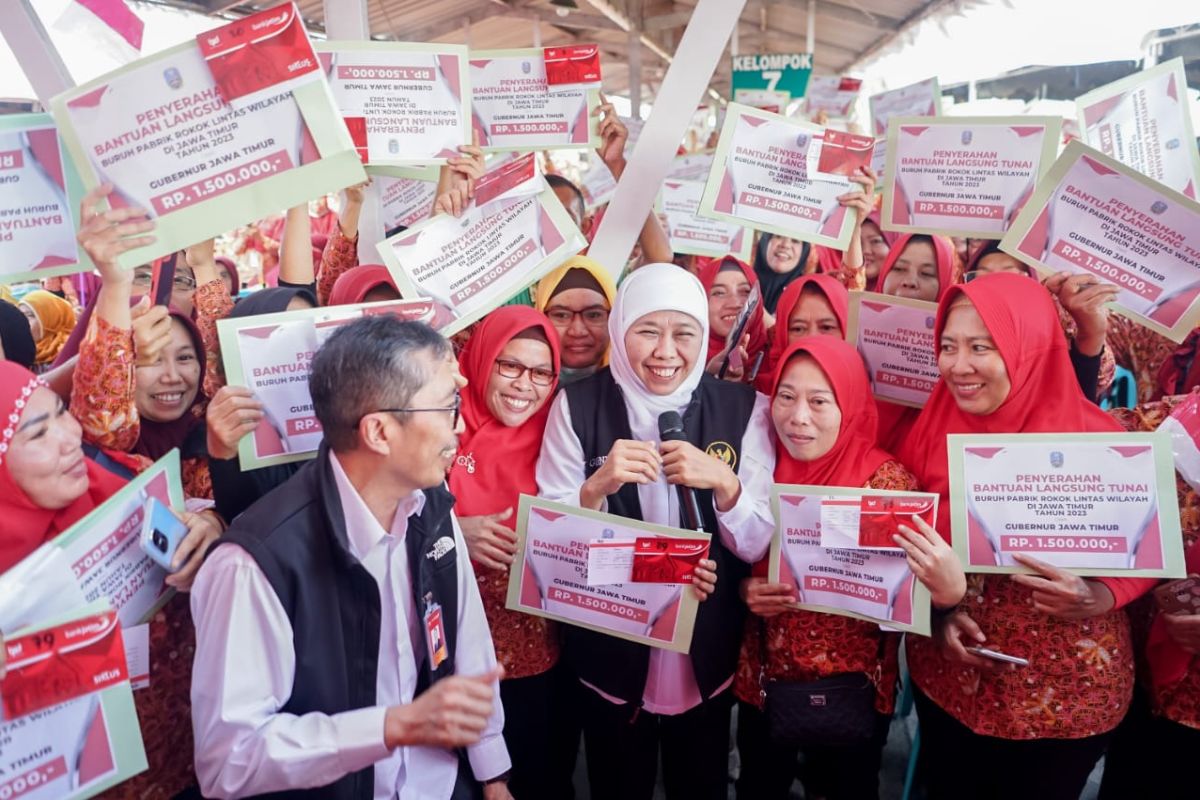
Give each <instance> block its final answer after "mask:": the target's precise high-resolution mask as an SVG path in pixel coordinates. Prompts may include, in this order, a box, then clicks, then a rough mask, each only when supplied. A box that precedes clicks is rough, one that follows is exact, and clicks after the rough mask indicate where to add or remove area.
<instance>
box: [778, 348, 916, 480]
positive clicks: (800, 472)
mask: <svg viewBox="0 0 1200 800" xmlns="http://www.w3.org/2000/svg"><path fill="white" fill-rule="evenodd" d="M800 353H806V354H808V355H809V356H811V357H812V359H813V360H814V361H816V362H817V365H818V366H819V367H820V368H821V371H822V372H824V373H825V377H826V378H828V379H829V385H830V386H832V387H833V395H834V398H835V399H836V400H837V404H838V408H840V409H841V411H842V426H841V429H840V430H839V431H838V438H837V441H836V442H834V445H833V447H832V449H830V451H829V452H828V453H826V454H825V455H823V456H821V457H820V458H818V459H815V460H813V461H797V460H796V459H794V458H792V457H791V455H789V454H788V451H787V448H786V447H784V445H783V442H782V441H777V442H776V444H775V482H776V483H792V484H803V485H810V486H848V487H853V488H858V487H862V486H865V485H866V483H867V481H868V480H870V478H871V476H872V475H874V474H875V471H876V470H878V469H879V467H880V466H882V465H883V463H884V462H887V461H892V460H893V458H892V456H891V454H890V453H887V452H885V451H883V450H881V449H880V448H878V447H876V446H875V428H876V425H878V422H879V418H878V414H877V412H876V410H875V398H874V397H872V396H871V386H870V384H869V383H868V382H867V370H866V366H865V365H864V364H863V360H862V356H860V355H859V354H858V351H857V350H855V349H854V347H853V345H850V344H848V343H847V342H844V341H842V340H841V339H835V338H834V337H832V336H805V337H803V338H800V339H797V340H796V341H795V343H794V344H792V346H791V347H789V348H788V349H787V350H786V351H785V352H784V354H783V358H782V359H780V362H779V370H778V371H777V372H776V374H775V378H774V380H773V381H772V386H771V397H772V398H774V397H775V393H776V392H777V391H778V390H779V381H780V379H781V378H782V376H783V373H784V371H785V367H786V366H787V363H788V362H789V361H791V359H792V358H793V357H794V356H796V355H798V354H800ZM777 439H778V437H777Z"/></svg>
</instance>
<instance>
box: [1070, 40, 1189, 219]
mask: <svg viewBox="0 0 1200 800" xmlns="http://www.w3.org/2000/svg"><path fill="white" fill-rule="evenodd" d="M1188 95H1189V90H1188V85H1187V76H1186V75H1185V74H1184V71H1183V59H1182V58H1175V59H1172V60H1170V61H1168V62H1166V63H1165V64H1159V65H1158V66H1157V67H1154V68H1153V69H1148V70H1143V71H1142V72H1139V73H1136V74H1134V75H1130V76H1129V77H1127V78H1122V79H1121V80H1119V81H1117V82H1116V83H1110V84H1109V85H1108V86H1102V87H1100V88H1099V89H1096V90H1095V91H1091V92H1088V93H1087V94H1085V95H1083V96H1082V97H1080V98H1078V99H1077V100H1076V101H1075V106H1076V108H1077V109H1078V110H1079V131H1080V134H1081V135H1082V137H1083V140H1084V141H1085V142H1087V143H1088V144H1090V145H1091V146H1092V147H1095V148H1096V149H1097V150H1099V151H1100V152H1102V153H1104V154H1105V155H1107V156H1111V157H1112V158H1115V159H1116V160H1117V161H1120V162H1121V163H1122V164H1125V165H1126V166H1129V167H1132V168H1133V169H1135V170H1137V171H1138V172H1140V173H1141V174H1143V175H1145V176H1146V177H1148V178H1153V179H1154V180H1156V181H1158V182H1159V183H1161V184H1163V185H1164V186H1167V187H1169V188H1171V189H1174V190H1175V191H1177V192H1180V193H1182V194H1184V195H1186V196H1188V197H1190V198H1192V199H1193V200H1195V199H1197V198H1196V186H1197V181H1200V155H1198V154H1197V151H1196V136H1195V134H1194V133H1192V117H1191V114H1190V113H1189V112H1188Z"/></svg>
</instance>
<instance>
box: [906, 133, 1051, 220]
mask: <svg viewBox="0 0 1200 800" xmlns="http://www.w3.org/2000/svg"><path fill="white" fill-rule="evenodd" d="M889 125H890V127H889V129H888V143H887V149H888V156H887V166H886V168H885V170H886V172H887V174H888V176H889V183H888V187H887V189H886V190H885V191H884V193H883V216H882V220H883V228H884V230H892V231H903V232H905V233H941V234H946V235H948V236H970V237H976V238H986V239H999V238H1001V237H1002V236H1003V235H1004V232H1005V231H1007V230H1008V227H1009V225H1011V224H1012V221H1013V219H1015V218H1016V215H1017V213H1018V212H1019V211H1020V210H1021V207H1022V206H1023V205H1024V204H1025V202H1026V201H1027V200H1028V199H1029V196H1030V195H1031V194H1032V193H1033V187H1034V184H1036V183H1037V180H1038V178H1039V177H1040V176H1041V175H1043V174H1044V173H1045V172H1046V170H1048V169H1049V168H1050V163H1051V162H1052V161H1053V160H1054V154H1055V152H1056V150H1057V148H1058V137H1059V131H1060V130H1061V127H1062V120H1060V119H1059V118H1057V117H939V118H934V117H925V118H913V117H893V118H892V119H891V121H890V123H889Z"/></svg>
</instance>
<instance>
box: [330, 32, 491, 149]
mask: <svg viewBox="0 0 1200 800" xmlns="http://www.w3.org/2000/svg"><path fill="white" fill-rule="evenodd" d="M317 51H318V53H319V57H320V59H321V66H322V68H323V69H324V70H325V75H326V77H327V78H328V79H329V86H330V88H331V89H332V90H333V97H334V100H335V101H336V102H337V107H338V111H340V112H341V114H342V116H343V117H344V118H345V119H346V123H347V127H348V128H349V129H350V137H351V138H352V139H354V140H355V141H354V145H355V148H356V149H357V150H358V153H359V156H360V157H361V158H362V160H363V163H365V164H396V165H407V164H434V163H442V162H444V161H445V160H446V159H447V158H450V157H453V156H455V155H457V154H458V148H459V146H460V145H465V144H470V143H471V112H470V107H471V92H470V89H469V87H468V85H467V80H468V76H467V48H466V47H464V46H462V45H453V44H407V43H402V42H322V43H321V44H320V45H318V47H317Z"/></svg>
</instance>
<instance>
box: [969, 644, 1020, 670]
mask: <svg viewBox="0 0 1200 800" xmlns="http://www.w3.org/2000/svg"><path fill="white" fill-rule="evenodd" d="M967 652H968V653H970V654H971V655H973V656H979V657H981V658H990V659H992V660H993V661H1003V662H1004V663H1005V664H1016V665H1017V666H1018V667H1028V666H1029V659H1027V658H1021V657H1020V656H1010V655H1009V654H1008V653H1001V652H999V651H998V650H988V649H987V648H986V647H968V648H967Z"/></svg>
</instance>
